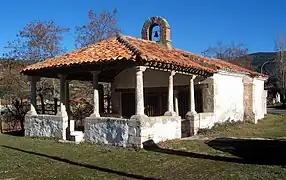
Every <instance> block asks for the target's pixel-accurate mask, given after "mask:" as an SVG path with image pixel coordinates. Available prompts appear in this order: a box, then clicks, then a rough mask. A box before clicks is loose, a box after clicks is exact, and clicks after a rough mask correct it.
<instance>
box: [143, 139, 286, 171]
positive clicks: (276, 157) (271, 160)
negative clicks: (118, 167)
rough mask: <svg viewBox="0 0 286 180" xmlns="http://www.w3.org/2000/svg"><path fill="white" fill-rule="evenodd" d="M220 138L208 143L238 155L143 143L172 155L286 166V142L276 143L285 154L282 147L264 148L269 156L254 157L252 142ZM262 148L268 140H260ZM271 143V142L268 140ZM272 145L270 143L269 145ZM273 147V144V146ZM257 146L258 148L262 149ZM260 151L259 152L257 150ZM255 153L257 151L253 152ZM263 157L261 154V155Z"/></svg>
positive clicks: (152, 142) (151, 142)
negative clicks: (218, 154)
mask: <svg viewBox="0 0 286 180" xmlns="http://www.w3.org/2000/svg"><path fill="white" fill-rule="evenodd" d="M217 140H218V139H216V140H212V141H208V142H206V144H208V145H209V146H210V147H212V148H214V149H216V150H220V151H223V152H227V153H230V154H232V155H234V156H236V157H225V156H217V155H209V154H201V153H194V152H188V151H182V150H174V149H167V148H161V147H159V146H157V145H156V144H155V143H154V141H153V140H149V141H146V142H144V143H143V146H144V149H145V150H147V151H153V152H159V153H164V154H172V155H178V156H184V157H191V158H197V159H206V160H214V161H223V162H231V163H239V164H257V165H283V166H285V155H284V154H285V149H284V148H285V144H286V142H285V144H276V146H279V147H280V148H282V149H284V154H282V151H283V150H282V149H281V150H279V152H275V150H274V149H273V150H274V152H273V150H272V151H270V150H268V151H267V150H264V152H265V151H267V153H266V152H265V153H264V155H266V154H268V158H267V159H265V158H254V157H253V156H252V155H249V154H248V153H250V150H246V149H251V147H253V146H252V145H251V144H247V145H245V146H247V147H243V144H244V143H241V144H240V145H241V146H238V144H231V143H228V142H222V141H219V142H217ZM260 143H261V144H260V146H259V147H260V148H263V147H264V146H267V144H265V145H263V143H267V142H260ZM268 143H269V142H268ZM269 147H270V145H269ZM272 147H273V146H272ZM279 147H276V148H275V149H279ZM260 148H257V147H256V149H260ZM256 153H258V152H256ZM271 153H274V154H273V155H270V154H271ZM253 154H255V152H253ZM260 157H261V156H260Z"/></svg>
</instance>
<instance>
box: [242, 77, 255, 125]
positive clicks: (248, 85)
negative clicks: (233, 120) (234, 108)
mask: <svg viewBox="0 0 286 180" xmlns="http://www.w3.org/2000/svg"><path fill="white" fill-rule="evenodd" d="M243 86H244V95H243V105H244V117H243V120H244V121H246V122H254V123H255V114H254V111H253V98H254V96H253V92H254V91H253V80H252V78H250V77H247V76H246V77H244V78H243Z"/></svg>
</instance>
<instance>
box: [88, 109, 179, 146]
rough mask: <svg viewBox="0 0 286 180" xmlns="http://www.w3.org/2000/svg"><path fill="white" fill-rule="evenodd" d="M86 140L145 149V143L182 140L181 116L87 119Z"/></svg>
mask: <svg viewBox="0 0 286 180" xmlns="http://www.w3.org/2000/svg"><path fill="white" fill-rule="evenodd" d="M84 133H85V140H86V141H90V142H94V143H102V144H109V145H115V146H123V147H126V146H133V147H134V146H136V147H143V143H144V142H146V141H148V140H151V139H152V140H154V142H155V143H158V142H160V141H166V140H171V139H176V138H181V117H180V116H158V117H148V116H144V115H143V116H132V117H131V119H130V120H129V119H120V118H109V117H98V118H90V117H89V118H86V119H85V132H84Z"/></svg>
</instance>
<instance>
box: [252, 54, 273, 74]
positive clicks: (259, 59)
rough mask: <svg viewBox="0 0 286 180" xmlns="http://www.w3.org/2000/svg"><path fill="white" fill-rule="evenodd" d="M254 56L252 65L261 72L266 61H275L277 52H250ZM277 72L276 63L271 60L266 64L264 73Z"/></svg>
mask: <svg viewBox="0 0 286 180" xmlns="http://www.w3.org/2000/svg"><path fill="white" fill-rule="evenodd" d="M249 56H251V57H252V63H251V66H252V68H253V69H254V70H256V71H258V72H261V66H262V65H263V63H265V62H266V61H273V60H274V59H275V57H276V52H257V53H252V54H249ZM274 72H275V63H273V62H269V63H267V64H265V65H264V67H263V73H266V74H269V75H270V76H271V75H273V74H274Z"/></svg>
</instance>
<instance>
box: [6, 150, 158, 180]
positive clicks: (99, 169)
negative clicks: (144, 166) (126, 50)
mask: <svg viewBox="0 0 286 180" xmlns="http://www.w3.org/2000/svg"><path fill="white" fill-rule="evenodd" d="M2 147H4V148H8V149H12V150H15V151H20V152H24V153H28V154H32V155H36V156H41V157H45V158H50V159H53V160H56V161H60V162H65V163H68V164H71V165H75V166H80V167H85V168H89V169H93V170H97V171H102V172H107V173H111V174H116V175H119V176H123V177H128V178H134V179H146V180H159V179H158V178H154V177H147V176H142V175H137V174H131V173H126V172H121V171H117V170H112V169H108V168H104V167H99V166H94V165H90V164H85V163H80V162H74V161H71V160H68V159H64V158H61V157H57V156H51V155H47V154H41V153H37V152H32V151H27V150H23V149H19V148H14V147H10V146H5V145H2Z"/></svg>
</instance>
